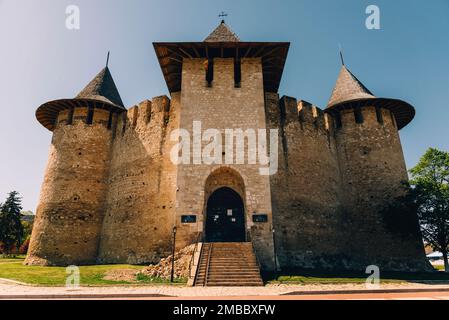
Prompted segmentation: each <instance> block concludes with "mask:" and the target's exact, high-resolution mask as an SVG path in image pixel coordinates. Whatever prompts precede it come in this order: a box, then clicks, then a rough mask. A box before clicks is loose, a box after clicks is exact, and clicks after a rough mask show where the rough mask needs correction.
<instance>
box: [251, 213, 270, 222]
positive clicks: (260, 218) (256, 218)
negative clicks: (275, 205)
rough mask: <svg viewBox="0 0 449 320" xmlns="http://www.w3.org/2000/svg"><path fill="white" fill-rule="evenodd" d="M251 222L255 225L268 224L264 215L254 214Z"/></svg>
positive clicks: (266, 216)
mask: <svg viewBox="0 0 449 320" xmlns="http://www.w3.org/2000/svg"><path fill="white" fill-rule="evenodd" d="M253 222H255V223H266V222H268V215H266V214H254V215H253Z"/></svg>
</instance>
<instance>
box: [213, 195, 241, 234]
mask: <svg viewBox="0 0 449 320" xmlns="http://www.w3.org/2000/svg"><path fill="white" fill-rule="evenodd" d="M244 211H245V209H244V205H243V200H242V198H241V197H240V195H239V194H238V193H237V192H235V191H234V190H232V189H230V188H221V189H218V190H217V191H215V192H214V193H213V194H212V195H211V196H210V197H209V200H208V202H207V218H206V241H207V242H244V241H245V212H244Z"/></svg>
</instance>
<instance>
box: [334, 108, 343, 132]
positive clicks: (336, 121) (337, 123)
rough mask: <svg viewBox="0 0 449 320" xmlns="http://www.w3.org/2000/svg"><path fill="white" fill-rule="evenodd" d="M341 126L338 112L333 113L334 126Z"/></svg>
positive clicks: (337, 127) (338, 127)
mask: <svg viewBox="0 0 449 320" xmlns="http://www.w3.org/2000/svg"><path fill="white" fill-rule="evenodd" d="M341 127H342V123H341V114H340V112H337V113H335V128H336V129H340V128H341Z"/></svg>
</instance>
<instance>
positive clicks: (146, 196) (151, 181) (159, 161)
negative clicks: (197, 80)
mask: <svg viewBox="0 0 449 320" xmlns="http://www.w3.org/2000/svg"><path fill="white" fill-rule="evenodd" d="M179 108H180V105H179V94H176V93H175V94H173V95H172V100H171V101H170V100H169V99H168V98H167V97H166V96H163V97H157V98H153V99H152V101H144V102H142V103H141V104H139V105H138V106H136V107H133V108H131V109H129V110H128V113H127V114H126V113H125V114H123V116H121V117H119V119H118V122H117V126H116V129H115V139H114V142H113V145H112V161H111V166H110V176H109V180H108V184H109V189H108V193H107V202H106V208H105V211H106V212H107V214H106V216H105V219H104V222H103V229H102V239H101V245H100V251H99V262H101V263H124V262H126V263H131V264H136V263H148V262H151V263H157V262H158V261H159V259H160V258H162V257H166V256H168V255H169V253H170V252H171V244H172V240H171V237H172V226H173V224H174V214H175V201H176V189H177V186H176V173H177V170H176V166H175V165H174V164H173V163H172V162H171V161H170V158H169V156H168V154H169V151H170V149H171V144H172V142H170V139H168V137H167V136H168V135H169V133H170V132H171V130H173V129H175V128H177V127H178V126H179V124H178V121H179Z"/></svg>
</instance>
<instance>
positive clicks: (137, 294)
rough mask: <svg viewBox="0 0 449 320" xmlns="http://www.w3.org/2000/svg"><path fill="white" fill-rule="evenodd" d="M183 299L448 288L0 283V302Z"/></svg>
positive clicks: (420, 294)
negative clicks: (64, 285)
mask: <svg viewBox="0 0 449 320" xmlns="http://www.w3.org/2000/svg"><path fill="white" fill-rule="evenodd" d="M179 298H181V299H187V300H242V299H243V300H317V299H324V300H335V299H338V300H340V299H341V300H354V299H356V300H358V299H363V300H365V299H376V300H377V299H382V300H384V299H386V300H396V299H405V300H415V299H417V300H429V299H431V300H449V286H448V285H439V284H419V283H405V284H382V286H381V288H380V291H379V290H376V291H367V290H366V287H365V286H363V285H360V284H358V285H354V284H346V285H275V286H273V285H270V286H265V287H195V288H192V287H179V286H122V287H80V288H79V289H74V290H73V289H68V288H65V287H35V286H28V285H22V284H20V283H16V282H11V281H5V280H1V279H0V300H1V299H164V300H166V299H179Z"/></svg>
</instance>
